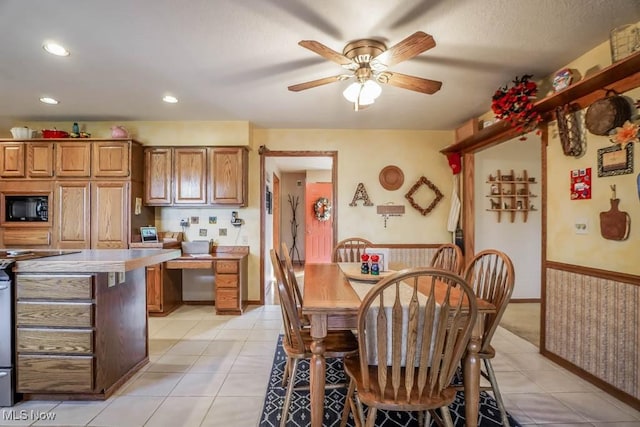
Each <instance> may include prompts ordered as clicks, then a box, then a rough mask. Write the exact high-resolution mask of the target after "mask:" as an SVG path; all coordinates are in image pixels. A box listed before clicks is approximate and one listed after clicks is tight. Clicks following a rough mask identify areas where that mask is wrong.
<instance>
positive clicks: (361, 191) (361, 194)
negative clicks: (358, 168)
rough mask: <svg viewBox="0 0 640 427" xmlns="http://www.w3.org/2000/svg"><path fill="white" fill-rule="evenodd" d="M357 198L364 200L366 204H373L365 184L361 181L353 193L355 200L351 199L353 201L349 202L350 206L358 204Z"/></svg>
mask: <svg viewBox="0 0 640 427" xmlns="http://www.w3.org/2000/svg"><path fill="white" fill-rule="evenodd" d="M357 200H363V201H364V206H373V203H371V200H369V195H368V194H367V190H366V189H365V188H364V184H363V183H361V182H360V183H358V187H357V188H356V192H355V194H354V195H353V200H351V203H349V206H358V205H357V204H356V201H357Z"/></svg>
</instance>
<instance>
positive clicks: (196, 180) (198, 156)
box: [173, 147, 207, 205]
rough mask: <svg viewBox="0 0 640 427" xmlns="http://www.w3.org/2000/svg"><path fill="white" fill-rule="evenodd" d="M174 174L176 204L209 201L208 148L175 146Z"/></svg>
mask: <svg viewBox="0 0 640 427" xmlns="http://www.w3.org/2000/svg"><path fill="white" fill-rule="evenodd" d="M173 155H174V167H173V170H174V174H175V182H174V185H175V198H174V200H173V202H174V204H176V205H203V204H206V203H207V191H206V183H207V149H206V148H205V147H191V148H175V149H174V150H173Z"/></svg>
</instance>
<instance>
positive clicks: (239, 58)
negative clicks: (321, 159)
mask: <svg viewBox="0 0 640 427" xmlns="http://www.w3.org/2000/svg"><path fill="white" fill-rule="evenodd" d="M637 21H640V0H537V1H534V0H431V1H417V0H401V1H389V0H351V1H344V0H322V1H318V0H226V1H223V0H189V1H175V0H110V1H97V0H93V1H87V0H56V1H44V0H40V1H36V0H0V40H2V45H1V47H0V122H4V123H8V122H9V121H11V120H68V121H70V122H71V121H88V120H122V121H124V120H224V121H226V120H242V121H249V122H252V123H253V124H254V125H255V126H257V127H263V128H377V129H380V128H386V129H453V128H455V127H457V126H458V125H460V124H461V123H462V122H464V121H465V120H467V119H468V118H470V117H473V116H475V115H479V114H481V113H483V112H486V111H487V110H488V109H489V104H490V99H491V95H492V94H493V92H494V91H495V89H496V88H497V87H499V86H501V85H503V84H505V83H507V82H509V81H510V80H511V79H513V77H514V76H516V75H522V74H524V73H528V74H534V76H535V77H538V78H540V77H543V76H546V75H549V74H551V73H553V72H555V71H557V70H558V69H559V68H560V67H562V66H563V65H565V64H566V63H568V62H569V61H571V60H573V59H575V58H577V57H578V56H580V55H581V54H583V53H585V52H586V51H588V50H590V49H591V48H593V47H594V46H596V45H598V44H600V43H602V42H604V41H606V40H608V37H609V31H610V30H611V29H612V28H614V27H616V26H619V25H621V24H625V23H630V22H637ZM418 30H421V31H424V32H426V33H428V34H431V35H433V37H434V38H435V41H436V46H435V47H434V48H433V49H430V50H428V51H426V52H424V53H422V54H420V55H419V56H417V57H416V58H414V59H411V60H408V61H405V62H403V63H400V64H397V65H395V66H394V67H392V68H391V70H392V71H397V72H400V73H405V74H412V75H416V76H420V77H425V78H429V79H434V80H440V81H442V82H443V85H442V89H441V90H440V91H439V92H437V93H436V94H434V95H424V94H421V93H417V92H412V91H408V90H403V89H398V88H395V87H390V86H384V87H383V93H382V95H381V96H380V98H379V99H378V101H377V102H376V103H375V105H373V106H372V107H370V108H368V109H366V110H363V111H360V112H357V113H356V112H353V111H352V109H351V106H350V104H348V103H347V102H346V101H345V100H344V98H343V97H342V94H341V93H342V90H343V89H344V88H345V87H346V85H347V84H348V83H349V82H348V81H347V82H338V83H332V84H329V85H325V86H321V87H317V88H314V89H309V90H306V91H302V92H298V93H295V92H289V91H288V90H287V86H289V85H292V84H296V83H301V82H305V81H308V80H313V79H318V78H322V77H328V76H333V75H336V74H340V73H342V72H343V69H342V68H340V67H339V66H338V65H336V64H334V63H332V62H329V61H327V60H325V59H323V58H321V57H320V56H318V55H316V54H314V53H313V52H311V51H309V50H307V49H304V48H302V47H300V46H298V44H297V43H298V41H300V40H303V39H306V40H309V39H310V40H317V41H319V42H321V43H323V44H325V45H326V46H328V47H330V48H331V49H334V50H336V51H338V52H341V51H342V48H343V47H344V45H345V44H346V43H347V42H349V41H351V40H354V39H358V38H377V39H379V40H382V41H384V42H385V43H387V46H391V45H394V44H395V43H397V42H399V41H400V40H402V39H404V38H405V37H406V36H408V35H410V34H412V33H414V32H415V31H418ZM45 39H54V40H57V41H58V42H60V43H62V44H64V45H66V46H67V47H68V48H69V49H70V50H71V56H69V57H67V58H58V57H53V56H51V55H48V54H45V53H44V51H43V50H42V48H41V45H42V42H43V41H44V40H45ZM535 77H534V78H535ZM165 93H171V94H173V95H175V96H177V97H178V98H179V99H180V102H179V103H178V104H175V105H169V104H164V103H162V102H161V101H160V99H161V97H162V95H163V94H165ZM43 95H49V96H53V97H55V98H58V99H59V100H60V101H61V103H60V104H59V105H57V106H48V105H43V104H41V103H40V102H39V101H38V98H39V97H41V96H43Z"/></svg>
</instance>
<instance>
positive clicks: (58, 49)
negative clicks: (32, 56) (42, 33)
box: [42, 42, 70, 56]
mask: <svg viewBox="0 0 640 427" xmlns="http://www.w3.org/2000/svg"><path fill="white" fill-rule="evenodd" d="M42 48H43V49H44V50H46V51H47V52H49V53H50V54H52V55H56V56H69V55H70V54H69V51H68V50H67V49H65V47H64V46H62V45H59V44H58V43H56V42H44V44H43V45H42Z"/></svg>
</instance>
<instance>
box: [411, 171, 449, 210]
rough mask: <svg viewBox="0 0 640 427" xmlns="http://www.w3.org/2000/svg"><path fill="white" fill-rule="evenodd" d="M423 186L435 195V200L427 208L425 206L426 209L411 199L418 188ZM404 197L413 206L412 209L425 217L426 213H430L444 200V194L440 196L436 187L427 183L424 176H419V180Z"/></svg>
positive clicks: (429, 182)
mask: <svg viewBox="0 0 640 427" xmlns="http://www.w3.org/2000/svg"><path fill="white" fill-rule="evenodd" d="M423 185H426V186H427V187H428V188H429V189H430V190H431V191H433V192H434V194H435V195H436V197H435V199H433V201H432V202H431V204H429V206H427V207H426V208H423V207H422V206H420V205H419V204H418V203H416V201H415V200H414V199H413V195H414V194H415V193H416V192H417V191H418V190H419V189H420V187H422V186H423ZM404 197H406V199H407V200H409V203H411V206H413V208H414V209H416V210H417V211H418V212H420V213H421V214H422V215H427V214H428V213H430V212H431V211H432V210H433V208H435V207H436V205H437V204H438V203H440V200H442V199H443V198H444V194H442V193H441V192H440V190H439V189H438V187H436V186H435V185H434V184H433V183H432V182H431V181H429V180H428V179H427V178H425V177H424V176H421V177H420V179H419V180H418V181H417V182H416V183H415V184H413V186H412V187H411V188H410V189H409V192H408V193H407V194H405V195H404Z"/></svg>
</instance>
